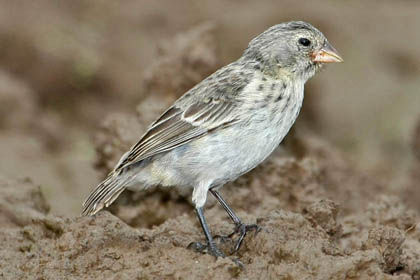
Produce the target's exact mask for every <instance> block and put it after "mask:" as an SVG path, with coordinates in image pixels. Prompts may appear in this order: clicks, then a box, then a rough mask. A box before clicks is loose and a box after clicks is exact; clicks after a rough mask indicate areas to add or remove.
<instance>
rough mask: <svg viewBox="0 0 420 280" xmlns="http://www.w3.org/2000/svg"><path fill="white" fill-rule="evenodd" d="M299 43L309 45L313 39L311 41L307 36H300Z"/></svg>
mask: <svg viewBox="0 0 420 280" xmlns="http://www.w3.org/2000/svg"><path fill="white" fill-rule="evenodd" d="M299 44H301V45H302V46H305V47H308V46H309V45H310V44H311V41H309V40H308V39H306V38H300V39H299Z"/></svg>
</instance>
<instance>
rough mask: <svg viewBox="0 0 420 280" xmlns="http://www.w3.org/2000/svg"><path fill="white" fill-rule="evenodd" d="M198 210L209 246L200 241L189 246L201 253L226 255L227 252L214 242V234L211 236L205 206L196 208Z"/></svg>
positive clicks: (218, 255) (216, 255) (217, 255)
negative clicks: (223, 251) (204, 212)
mask: <svg viewBox="0 0 420 280" xmlns="http://www.w3.org/2000/svg"><path fill="white" fill-rule="evenodd" d="M196 211H197V216H198V220H199V221H200V224H201V227H202V228H203V231H204V235H205V236H206V239H207V246H206V245H203V244H201V243H199V242H194V243H191V244H190V245H189V246H188V247H189V248H192V249H194V250H196V251H199V252H201V253H205V252H207V253H209V254H210V255H213V256H215V257H225V254H223V253H222V252H221V251H220V250H219V248H217V246H216V244H215V243H214V240H213V236H211V233H210V230H209V227H208V225H207V223H206V219H205V218H204V214H203V208H196Z"/></svg>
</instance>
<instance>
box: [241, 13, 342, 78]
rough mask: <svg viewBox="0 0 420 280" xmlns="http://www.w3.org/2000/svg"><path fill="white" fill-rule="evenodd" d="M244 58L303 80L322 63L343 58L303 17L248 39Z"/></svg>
mask: <svg viewBox="0 0 420 280" xmlns="http://www.w3.org/2000/svg"><path fill="white" fill-rule="evenodd" d="M244 58H246V59H248V60H252V61H257V63H260V64H261V67H262V68H263V69H264V71H268V72H271V73H274V74H275V73H279V72H281V73H283V74H285V73H287V74H289V75H292V76H293V77H294V78H300V79H303V80H304V81H306V80H308V79H309V78H311V77H312V76H313V75H314V74H315V73H316V71H317V70H318V69H319V68H321V66H322V64H324V63H332V62H342V61H343V59H342V58H341V57H340V56H339V55H338V53H337V51H336V50H335V49H334V47H333V46H331V44H330V43H329V42H328V40H327V38H325V36H324V35H323V34H322V33H321V32H320V31H319V30H318V29H316V28H315V27H313V26H312V25H310V24H309V23H306V22H302V21H291V22H285V23H281V24H278V25H275V26H272V27H270V28H269V29H267V30H266V31H264V32H263V33H262V34H260V35H259V36H257V37H256V38H254V39H253V40H252V41H251V42H250V43H249V45H248V48H247V49H246V51H245V53H244Z"/></svg>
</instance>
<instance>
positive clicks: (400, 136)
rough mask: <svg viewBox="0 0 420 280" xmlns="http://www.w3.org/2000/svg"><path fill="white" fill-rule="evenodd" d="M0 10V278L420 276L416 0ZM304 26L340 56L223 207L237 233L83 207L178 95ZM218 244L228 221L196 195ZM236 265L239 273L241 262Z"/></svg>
mask: <svg viewBox="0 0 420 280" xmlns="http://www.w3.org/2000/svg"><path fill="white" fill-rule="evenodd" d="M174 3H175V2H174V1H169V0H163V1H143V0H138V1H131V2H127V3H124V5H123V4H120V3H118V4H117V2H112V1H109V2H104V1H102V2H101V3H97V2H93V1H86V0H74V1H67V2H62V3H61V2H60V3H55V2H54V1H49V0H40V1H33V2H29V1H20V0H19V1H3V2H1V3H0V40H1V42H2V44H1V46H0V62H1V63H0V64H1V65H0V159H1V160H0V244H1V246H0V279H13V280H15V279H420V225H419V221H420V206H419V205H420V192H419V186H420V119H419V113H420V112H419V109H418V104H419V102H420V98H419V96H420V95H419V94H418V88H419V87H420V79H419V78H418V76H419V73H420V55H419V53H418V49H420V38H419V37H418V36H417V35H416V34H418V32H417V31H418V28H419V26H420V18H419V17H418V14H419V11H420V4H419V3H417V2H416V1H384V4H383V5H381V4H379V3H376V2H373V1H372V2H369V1H362V0H356V1H351V2H343V1H341V2H333V1H321V0H320V1H315V2H314V4H313V5H307V4H302V3H299V2H296V1H291V0H290V1H289V0H285V1H281V2H279V1H274V0H266V1H226V0H204V1H200V4H197V3H198V2H192V1H189V0H180V1H177V2H176V4H174ZM290 19H303V20H307V21H309V22H312V23H313V24H315V25H316V26H317V27H319V28H320V29H321V30H322V31H323V32H324V33H325V34H326V35H327V37H328V38H329V39H330V41H331V42H332V43H333V45H334V46H335V47H336V48H337V49H338V50H339V52H340V54H341V55H342V56H343V57H344V59H345V63H344V64H342V65H340V66H332V67H328V68H327V69H326V70H325V71H322V73H320V74H318V75H317V76H316V77H315V78H314V79H312V80H311V81H310V82H309V83H308V84H307V86H306V96H305V104H304V106H303V111H302V112H301V115H300V117H299V119H298V122H297V124H296V125H295V127H294V129H293V131H292V132H291V133H290V134H289V135H288V136H287V138H286V139H285V141H284V143H283V144H282V145H281V146H280V147H279V148H278V149H277V150H276V151H275V153H274V154H273V155H272V156H271V157H270V158H269V159H268V160H267V161H266V162H264V163H263V164H262V165H260V166H259V167H257V168H256V169H255V170H253V171H252V172H250V173H248V174H246V175H244V176H242V177H241V178H239V179H238V180H236V181H235V182H232V183H229V184H228V185H226V186H225V187H224V188H223V189H222V190H221V193H222V195H223V197H224V198H225V199H226V200H227V202H228V203H229V205H230V206H232V208H233V209H234V210H235V211H236V212H237V214H238V215H239V216H240V217H241V218H242V219H243V221H244V222H246V223H258V224H259V225H260V226H261V227H262V230H261V231H260V232H258V233H257V234H254V233H253V232H251V233H250V234H248V235H247V236H246V238H245V240H244V242H243V245H242V247H241V249H240V251H239V252H238V253H236V254H232V253H231V250H232V246H233V243H234V241H235V239H236V238H237V236H233V238H232V239H225V240H222V239H220V238H218V239H217V242H218V244H219V246H220V248H221V249H222V250H223V251H224V252H225V253H226V255H227V256H228V257H227V258H223V259H217V260H216V259H215V258H214V257H211V256H209V255H205V254H201V253H197V252H194V251H193V250H191V249H188V248H187V247H188V245H189V244H190V243H191V242H194V241H200V242H203V241H204V236H203V233H202V231H201V228H200V225H199V223H198V221H197V218H196V216H195V214H194V211H193V208H192V205H191V194H190V193H182V192H179V191H177V190H176V189H172V188H166V189H159V188H152V189H149V190H147V191H145V192H142V193H131V192H128V191H126V192H124V193H123V194H122V195H121V196H120V198H119V199H118V200H117V201H116V202H115V203H114V204H113V205H112V206H111V207H110V208H109V209H107V211H102V212H100V213H99V214H98V215H96V216H95V217H80V216H79V213H80V210H81V203H82V201H83V199H84V198H85V197H86V195H87V194H88V193H89V191H90V190H91V189H92V188H93V187H94V186H95V185H96V183H97V182H98V181H99V180H101V179H102V178H103V176H105V174H106V173H107V172H109V170H110V169H111V168H112V167H113V166H114V164H115V163H116V162H117V161H118V159H119V157H120V156H121V155H122V153H123V152H125V151H126V149H127V148H129V147H130V146H131V145H133V144H134V143H135V142H136V141H137V140H138V139H139V137H140V136H141V135H142V134H143V133H144V131H145V129H146V127H147V126H148V125H149V124H150V122H151V121H153V120H154V119H155V118H156V117H157V116H158V115H159V114H160V113H162V111H163V110H164V109H165V108H167V106H168V105H170V104H171V103H172V102H173V101H174V100H175V99H176V98H177V97H178V96H180V95H181V94H183V93H184V92H185V91H186V90H188V89H189V88H190V87H192V86H193V85H194V84H196V83H197V82H199V81H201V80H202V79H203V78H205V77H206V76H208V75H209V74H211V73H212V72H213V71H215V70H216V69H217V68H219V67H220V66H222V65H225V64H227V63H229V62H230V61H232V60H233V59H236V58H237V57H238V56H239V55H240V54H241V52H242V51H243V49H244V48H245V47H246V44H247V42H248V41H249V40H250V39H251V38H252V37H253V36H255V35H256V34H258V33H260V32H261V31H262V30H264V29H265V28H267V27H268V26H270V25H273V24H276V23H278V22H282V21H286V20H290ZM205 215H206V217H207V220H208V222H209V225H210V228H211V230H212V232H213V234H215V235H226V234H229V233H230V232H232V230H233V224H232V223H231V221H230V220H229V218H228V217H227V215H226V213H225V212H224V211H223V209H222V208H221V207H220V205H219V204H217V202H216V201H215V199H213V198H212V197H209V199H208V201H207V204H206V210H205ZM238 261H239V262H241V263H242V264H243V268H240V267H239V266H238V265H237V263H238Z"/></svg>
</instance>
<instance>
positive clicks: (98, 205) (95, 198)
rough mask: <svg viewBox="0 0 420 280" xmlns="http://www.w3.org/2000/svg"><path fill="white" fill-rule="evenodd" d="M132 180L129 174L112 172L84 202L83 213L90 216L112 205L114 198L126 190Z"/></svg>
mask: <svg viewBox="0 0 420 280" xmlns="http://www.w3.org/2000/svg"><path fill="white" fill-rule="evenodd" d="M130 181H131V176H128V174H118V173H117V172H114V171H113V172H111V173H110V174H109V175H108V177H107V178H106V179H105V180H104V181H102V183H100V184H99V185H98V186H97V187H96V188H95V189H94V190H93V191H92V192H91V194H90V195H89V197H88V198H87V199H86V200H85V202H83V211H82V215H84V216H88V215H89V216H90V215H94V214H96V213H97V212H98V211H99V210H101V209H102V208H104V207H108V206H109V205H111V203H112V202H114V200H116V199H117V197H118V196H119V195H120V194H121V193H122V192H123V191H124V189H125V186H126V185H127V184H128V183H129V182H130Z"/></svg>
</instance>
